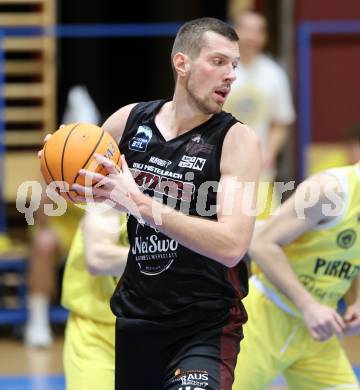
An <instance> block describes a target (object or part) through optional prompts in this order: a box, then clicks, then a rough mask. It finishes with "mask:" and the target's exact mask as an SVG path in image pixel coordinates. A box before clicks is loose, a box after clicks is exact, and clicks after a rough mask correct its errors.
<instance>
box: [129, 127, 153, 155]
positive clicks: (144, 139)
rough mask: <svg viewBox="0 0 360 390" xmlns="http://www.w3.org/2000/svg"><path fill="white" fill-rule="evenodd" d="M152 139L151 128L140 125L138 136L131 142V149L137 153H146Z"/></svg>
mask: <svg viewBox="0 0 360 390" xmlns="http://www.w3.org/2000/svg"><path fill="white" fill-rule="evenodd" d="M151 137H152V130H151V128H150V127H149V126H144V125H140V126H139V127H138V129H137V131H136V134H135V136H134V137H133V138H131V139H130V141H129V149H131V150H134V151H136V152H145V151H146V149H147V146H148V144H149V142H150V140H151Z"/></svg>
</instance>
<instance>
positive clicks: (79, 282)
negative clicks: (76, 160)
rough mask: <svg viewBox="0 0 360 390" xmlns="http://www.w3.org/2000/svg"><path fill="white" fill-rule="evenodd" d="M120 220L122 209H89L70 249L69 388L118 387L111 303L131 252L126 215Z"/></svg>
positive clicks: (65, 298) (66, 285) (66, 294)
mask: <svg viewBox="0 0 360 390" xmlns="http://www.w3.org/2000/svg"><path fill="white" fill-rule="evenodd" d="M120 222H121V224H120V226H119V214H118V213H116V214H115V215H114V216H110V214H109V212H108V213H107V214H106V215H104V214H103V213H100V214H99V213H98V212H86V213H85V217H84V219H83V221H82V223H81V225H80V226H79V228H78V230H77V232H76V235H75V238H74V241H73V243H72V246H71V249H70V253H69V256H68V259H67V262H66V267H65V273H64V279H63V292H62V304H63V306H65V307H66V308H67V309H69V311H70V315H69V319H68V322H67V325H66V331H65V344H64V369H65V377H66V388H67V390H82V389H86V390H99V389H105V390H106V389H113V388H114V387H115V382H114V380H115V373H114V370H115V351H114V349H115V346H114V345H115V317H114V315H113V314H112V312H111V310H110V306H109V305H110V297H111V295H112V294H113V292H114V289H115V286H116V283H117V279H116V277H115V275H116V276H120V275H121V274H122V273H123V271H124V268H125V264H126V259H127V253H128V238H127V231H126V218H125V216H122V217H121V221H120ZM92 274H93V275H92ZM110 275H111V276H110ZM112 275H114V276H112Z"/></svg>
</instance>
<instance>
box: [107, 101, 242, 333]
mask: <svg viewBox="0 0 360 390" xmlns="http://www.w3.org/2000/svg"><path fill="white" fill-rule="evenodd" d="M165 102H166V101H165V100H158V101H152V102H146V103H139V104H137V105H136V106H135V107H134V108H133V109H132V111H131V113H130V115H129V118H128V121H127V124H126V127H125V130H124V133H123V136H122V139H121V141H120V144H119V147H120V150H121V152H122V153H123V154H124V155H125V158H126V160H127V163H128V165H129V168H130V169H131V170H132V173H133V175H134V178H135V181H136V182H137V184H138V185H139V187H140V188H141V190H143V191H144V192H145V193H147V194H148V195H150V196H152V197H157V198H160V199H161V200H162V201H163V203H166V204H168V205H171V206H172V207H175V208H176V209H177V210H181V211H182V212H184V213H187V214H188V215H193V216H203V217H204V216H205V217H207V218H212V219H214V220H216V218H217V216H216V209H215V206H216V184H217V183H219V180H220V157H221V151H222V145H223V140H224V137H225V135H226V133H227V131H228V130H229V129H230V127H231V126H232V125H234V124H235V123H236V119H235V118H234V117H233V116H232V115H230V114H228V113H225V112H220V113H218V114H215V115H213V116H212V117H211V118H210V119H209V120H208V121H206V122H205V123H203V124H201V125H200V126H197V127H196V128H194V129H192V130H190V131H188V132H186V133H184V134H182V135H180V136H178V137H176V138H174V139H172V140H169V141H166V140H165V139H164V137H163V136H162V134H161V133H160V131H159V130H158V128H157V126H156V124H155V115H156V114H157V112H158V111H159V110H160V108H161V106H162V105H163V104H164V103H165ZM128 234H129V241H130V251H129V257H128V261H127V266H126V269H125V272H124V274H123V276H122V278H121V280H120V282H119V284H118V286H117V288H116V290H115V293H114V295H113V297H112V299H111V307H112V310H113V312H114V314H115V315H117V316H120V317H128V318H139V319H148V320H153V321H159V322H163V323H169V324H171V325H172V326H183V325H186V324H192V323H196V322H201V321H203V320H204V319H206V321H207V322H208V321H211V320H212V319H213V320H214V321H218V320H219V317H222V318H226V315H227V313H228V312H229V310H230V309H236V312H240V313H241V314H240V315H241V316H242V321H245V320H246V312H245V309H244V308H243V306H242V303H241V299H242V298H243V297H244V296H245V295H246V294H247V277H248V276H247V270H246V265H245V263H244V262H242V261H241V262H240V263H239V264H238V265H237V266H236V267H234V268H231V269H229V268H227V267H225V266H224V265H222V264H220V263H218V262H216V261H215V260H212V259H210V258H207V257H205V256H203V255H200V254H198V253H196V252H194V251H192V250H190V249H188V248H186V247H184V246H182V245H180V244H179V243H178V242H177V241H176V240H174V239H172V238H170V237H168V236H166V235H164V234H163V233H161V232H159V231H158V230H156V229H154V228H152V227H150V226H149V225H147V224H142V223H141V222H139V221H138V220H137V219H136V218H134V217H133V216H130V217H129V220H128Z"/></svg>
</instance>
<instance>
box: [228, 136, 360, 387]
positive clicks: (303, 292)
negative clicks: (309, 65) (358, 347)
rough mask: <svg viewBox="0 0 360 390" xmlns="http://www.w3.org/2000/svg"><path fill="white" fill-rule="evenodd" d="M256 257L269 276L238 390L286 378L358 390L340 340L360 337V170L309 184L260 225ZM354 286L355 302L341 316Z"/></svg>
mask: <svg viewBox="0 0 360 390" xmlns="http://www.w3.org/2000/svg"><path fill="white" fill-rule="evenodd" d="M358 142H359V141H358ZM302 214H303V215H302ZM249 254H250V256H251V258H252V260H254V261H255V262H256V263H257V264H258V266H259V267H260V269H261V271H262V272H261V273H260V274H258V275H254V276H253V277H252V278H251V279H250V289H249V295H248V297H247V298H246V299H245V307H246V309H247V311H248V314H249V321H248V322H247V324H246V325H245V327H244V341H243V343H242V351H241V353H240V354H239V357H238V361H237V366H236V370H235V382H234V386H233V389H234V390H261V389H266V388H267V386H268V385H269V384H270V383H271V381H272V380H273V379H275V378H276V377H277V375H278V374H279V373H281V372H282V373H284V376H285V378H286V381H287V382H288V385H289V387H290V388H291V389H299V390H300V389H301V390H310V389H314V390H315V389H325V388H326V389H340V388H341V389H354V390H355V389H357V390H358V389H359V384H358V382H357V379H356V375H355V374H354V372H353V370H352V367H351V364H350V362H349V360H348V358H347V357H346V354H345V352H344V350H343V348H342V347H341V344H340V341H339V339H338V337H340V338H341V337H342V335H343V334H349V335H352V334H357V333H360V276H359V270H360V164H359V163H356V164H354V165H350V166H346V167H342V168H334V169H331V170H328V171H324V172H321V173H318V174H316V175H314V176H312V177H310V178H309V179H308V180H306V181H305V182H304V183H302V184H301V185H300V186H299V187H298V188H297V190H296V192H295V194H294V195H293V196H292V197H291V198H290V199H289V200H287V201H286V202H285V203H284V204H283V205H282V206H281V207H280V209H279V213H277V214H276V215H275V216H272V217H271V218H270V219H269V220H267V221H264V222H262V221H260V225H259V226H258V227H257V230H256V233H255V234H254V237H253V240H252V242H251V246H250V250H249ZM352 282H353V285H354V287H355V292H356V293H355V296H354V299H353V302H352V303H351V304H350V305H349V306H348V307H347V308H346V311H345V313H344V315H343V316H340V315H339V314H338V313H337V311H336V308H337V304H338V302H339V300H340V299H341V298H342V297H343V296H344V295H345V294H346V292H347V291H349V289H350V287H351V284H352Z"/></svg>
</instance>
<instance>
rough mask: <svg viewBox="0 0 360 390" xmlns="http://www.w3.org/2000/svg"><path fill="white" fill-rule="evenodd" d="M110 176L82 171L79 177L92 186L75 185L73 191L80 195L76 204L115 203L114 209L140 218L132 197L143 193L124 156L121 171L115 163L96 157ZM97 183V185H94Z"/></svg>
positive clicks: (97, 155)
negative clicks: (82, 177)
mask: <svg viewBox="0 0 360 390" xmlns="http://www.w3.org/2000/svg"><path fill="white" fill-rule="evenodd" d="M94 157H95V159H96V160H97V162H98V163H99V164H101V165H102V166H103V167H104V168H105V169H106V171H107V172H108V175H106V176H105V175H102V174H100V173H94V172H91V171H88V170H86V169H80V171H79V175H80V176H84V177H85V179H86V180H89V183H91V184H92V186H86V185H85V186H82V185H79V184H73V185H72V189H73V190H74V191H76V192H77V193H78V195H77V196H76V197H74V198H75V201H76V202H97V203H103V202H107V203H110V204H111V203H113V207H115V208H116V209H117V210H119V211H122V212H124V211H125V212H128V213H130V214H133V215H134V216H136V217H138V218H139V217H140V212H139V210H138V208H137V206H136V204H135V202H134V201H133V199H132V196H134V195H137V194H139V193H141V191H140V189H139V187H138V186H137V184H136V182H135V180H134V178H133V176H132V174H131V171H130V169H129V167H128V165H127V163H126V160H125V157H124V155H121V170H120V171H119V170H118V169H117V167H116V166H115V164H114V162H113V161H111V160H109V159H108V158H106V157H104V156H101V155H99V154H95V155H94ZM94 183H95V184H94Z"/></svg>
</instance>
